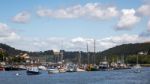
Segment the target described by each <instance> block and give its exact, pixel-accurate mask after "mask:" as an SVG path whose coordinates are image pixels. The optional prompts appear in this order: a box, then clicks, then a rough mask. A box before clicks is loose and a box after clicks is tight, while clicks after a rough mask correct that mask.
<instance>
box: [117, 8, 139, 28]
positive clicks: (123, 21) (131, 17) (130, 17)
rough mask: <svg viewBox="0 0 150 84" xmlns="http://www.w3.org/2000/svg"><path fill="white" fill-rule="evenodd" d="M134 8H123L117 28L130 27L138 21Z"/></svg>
mask: <svg viewBox="0 0 150 84" xmlns="http://www.w3.org/2000/svg"><path fill="white" fill-rule="evenodd" d="M135 13H136V11H135V10H134V9H123V10H122V16H121V17H120V20H119V22H118V24H117V29H119V30H121V29H131V28H132V26H133V25H135V24H136V23H137V22H139V21H140V17H138V16H136V15H135Z"/></svg>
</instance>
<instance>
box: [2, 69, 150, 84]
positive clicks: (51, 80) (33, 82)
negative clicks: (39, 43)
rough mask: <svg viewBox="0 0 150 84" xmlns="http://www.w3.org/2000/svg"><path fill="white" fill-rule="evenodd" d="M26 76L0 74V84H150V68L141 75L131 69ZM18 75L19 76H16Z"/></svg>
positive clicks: (7, 73)
mask: <svg viewBox="0 0 150 84" xmlns="http://www.w3.org/2000/svg"><path fill="white" fill-rule="evenodd" d="M41 72H42V73H41V74H40V75H26V71H4V72H0V84H150V68H143V69H142V72H141V73H134V72H133V70H132V69H129V70H116V71H96V72H73V73H60V74H48V73H47V72H46V71H41ZM16 73H19V74H20V75H19V76H16Z"/></svg>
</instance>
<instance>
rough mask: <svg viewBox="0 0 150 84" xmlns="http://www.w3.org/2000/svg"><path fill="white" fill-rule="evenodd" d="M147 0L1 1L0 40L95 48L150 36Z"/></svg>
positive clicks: (40, 47)
mask: <svg viewBox="0 0 150 84" xmlns="http://www.w3.org/2000/svg"><path fill="white" fill-rule="evenodd" d="M149 9H150V1H149V0H36V1H35V0H0V11H1V12H0V43H5V44H7V45H10V46H12V47H14V48H16V49H21V50H26V51H45V50H55V51H59V50H60V49H64V50H66V51H86V45H87V44H88V45H89V50H90V51H93V50H94V49H93V45H94V40H96V51H103V50H106V49H109V48H111V47H114V46H117V45H121V44H128V43H142V42H149V41H150V11H149Z"/></svg>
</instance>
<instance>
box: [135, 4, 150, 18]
mask: <svg viewBox="0 0 150 84" xmlns="http://www.w3.org/2000/svg"><path fill="white" fill-rule="evenodd" d="M149 10H150V5H148V4H145V5H142V6H141V7H139V8H138V9H137V12H138V13H140V14H141V15H144V16H150V11H149Z"/></svg>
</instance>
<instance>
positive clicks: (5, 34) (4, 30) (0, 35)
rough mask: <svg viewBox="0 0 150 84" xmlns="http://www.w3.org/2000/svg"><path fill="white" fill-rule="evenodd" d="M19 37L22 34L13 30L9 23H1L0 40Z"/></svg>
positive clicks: (10, 39)
mask: <svg viewBox="0 0 150 84" xmlns="http://www.w3.org/2000/svg"><path fill="white" fill-rule="evenodd" d="M19 38H20V36H18V35H17V34H16V33H15V32H14V31H13V30H11V29H10V28H9V27H8V25H7V24H4V23H0V42H5V41H12V40H16V39H19Z"/></svg>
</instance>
